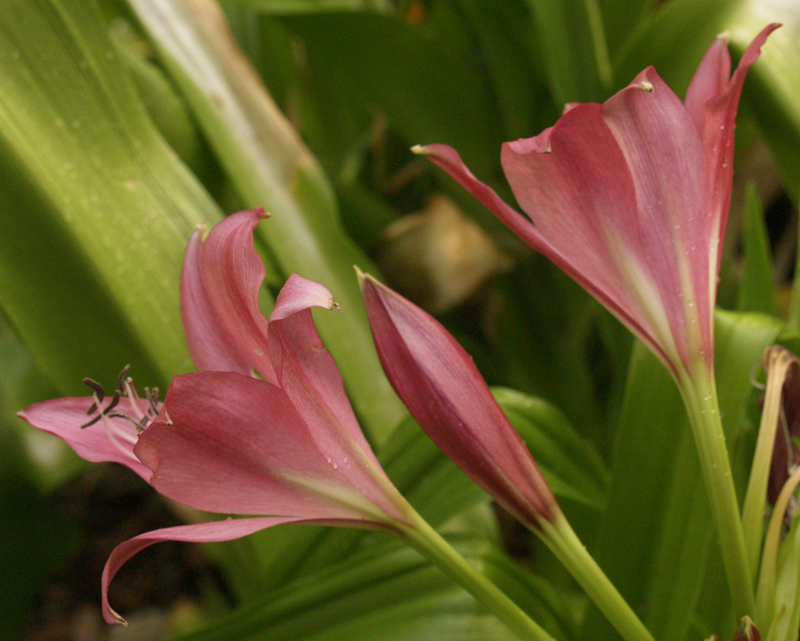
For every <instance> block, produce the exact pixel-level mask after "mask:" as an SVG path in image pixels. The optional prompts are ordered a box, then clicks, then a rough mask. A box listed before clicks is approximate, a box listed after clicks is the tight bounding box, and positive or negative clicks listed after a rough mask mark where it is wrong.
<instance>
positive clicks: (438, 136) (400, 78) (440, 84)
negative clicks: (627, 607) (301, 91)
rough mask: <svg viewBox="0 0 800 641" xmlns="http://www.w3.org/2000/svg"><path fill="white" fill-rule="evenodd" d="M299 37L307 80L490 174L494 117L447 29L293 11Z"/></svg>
mask: <svg viewBox="0 0 800 641" xmlns="http://www.w3.org/2000/svg"><path fill="white" fill-rule="evenodd" d="M284 23H285V24H286V25H287V27H288V28H289V29H290V30H291V31H292V32H293V33H295V34H296V35H297V36H299V37H302V39H303V42H304V45H305V53H306V55H307V58H308V65H309V73H310V77H309V82H312V83H317V82H319V83H325V84H330V83H332V82H333V83H335V86H336V92H337V93H340V94H341V95H344V96H347V97H348V98H349V100H350V101H352V102H356V103H363V104H365V105H366V106H367V107H368V108H369V109H370V110H371V111H372V112H378V113H381V112H384V113H386V115H388V117H389V118H390V120H391V123H392V126H393V127H394V128H396V129H397V130H398V131H400V132H401V133H402V135H403V137H404V138H405V140H407V141H409V144H414V143H419V144H427V143H433V142H446V143H448V144H451V145H453V146H455V147H457V148H458V150H459V152H460V153H461V155H462V157H463V158H464V161H465V162H466V163H467V164H468V165H469V166H470V167H471V168H472V169H473V171H474V172H475V174H476V175H478V176H489V175H492V174H493V171H494V169H495V167H496V166H497V161H498V157H499V144H500V141H501V140H502V131H501V127H500V125H501V122H502V121H501V119H500V117H499V114H498V111H497V109H496V108H495V105H494V102H493V100H487V98H486V97H487V95H491V91H490V88H489V87H488V86H487V84H486V79H485V77H484V76H483V75H482V74H480V73H479V70H475V69H471V68H470V67H468V66H467V65H465V64H464V62H463V61H462V60H460V59H459V58H458V57H456V55H455V54H454V53H453V47H448V46H446V44H450V43H449V41H448V40H447V38H448V34H446V33H439V32H435V33H434V34H431V35H428V34H427V33H426V30H425V29H423V28H422V27H421V26H414V25H410V24H408V23H404V22H402V21H401V20H399V19H398V18H396V17H393V16H384V15H377V14H372V13H343V14H332V15H327V16H303V17H292V18H291V19H289V18H287V19H285V20H284Z"/></svg>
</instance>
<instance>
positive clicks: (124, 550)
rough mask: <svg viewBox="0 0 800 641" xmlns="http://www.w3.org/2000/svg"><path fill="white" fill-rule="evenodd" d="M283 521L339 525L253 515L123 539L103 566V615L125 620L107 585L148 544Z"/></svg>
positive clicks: (230, 534)
mask: <svg viewBox="0 0 800 641" xmlns="http://www.w3.org/2000/svg"><path fill="white" fill-rule="evenodd" d="M284 523H308V524H311V525H313V524H317V525H336V524H338V523H336V522H333V523H332V522H330V521H318V520H316V519H305V518H296V517H275V516H268V517H256V518H250V519H227V520H225V521H213V522H210V523H198V524H193V525H179V526H177V527H169V528H164V529H161V530H155V531H153V532H146V533H145V534H140V535H139V536H135V537H133V538H132V539H129V540H128V541H125V542H124V543H120V544H119V545H118V546H117V547H115V548H114V550H113V551H112V552H111V556H110V557H109V559H108V561H106V566H105V568H104V569H103V579H102V595H103V618H104V619H105V620H106V622H107V623H122V624H125V619H123V618H122V617H121V616H120V615H119V614H117V613H116V612H115V611H114V610H113V609H112V608H111V606H110V605H109V603H108V586H109V585H110V584H111V581H112V580H113V579H114V576H116V574H117V572H118V571H119V569H120V568H121V567H122V566H123V565H124V564H125V562H126V561H128V559H130V558H131V557H132V556H133V555H135V554H137V553H138V552H141V551H142V550H144V549H145V548H146V547H149V546H151V545H153V543H159V542H160V541H185V542H189V543H212V542H214V543H216V542H219V541H232V540H233V539H240V538H242V537H243V536H248V535H250V534H254V533H255V532H259V531H261V530H266V529H267V528H270V527H273V526H275V525H283V524H284ZM340 524H341V525H345V526H348V527H361V526H362V524H360V523H349V522H346V521H344V522H341V523H340Z"/></svg>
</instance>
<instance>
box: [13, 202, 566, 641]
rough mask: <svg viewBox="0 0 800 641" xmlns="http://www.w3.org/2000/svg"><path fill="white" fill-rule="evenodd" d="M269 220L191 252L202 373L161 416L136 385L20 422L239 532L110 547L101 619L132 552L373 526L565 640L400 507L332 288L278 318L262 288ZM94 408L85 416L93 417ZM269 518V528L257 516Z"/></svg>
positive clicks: (187, 532)
mask: <svg viewBox="0 0 800 641" xmlns="http://www.w3.org/2000/svg"><path fill="white" fill-rule="evenodd" d="M265 217H266V214H264V211H263V210H261V209H255V210H252V211H243V212H240V213H238V214H234V215H232V216H229V217H228V218H227V219H225V220H224V221H223V222H221V223H220V224H218V225H217V226H216V227H214V228H213V229H212V230H211V232H210V233H209V234H208V237H207V238H206V239H205V241H203V239H202V237H201V232H200V231H198V232H196V233H195V234H194V235H193V236H192V238H191V240H190V242H189V246H188V248H187V250H186V258H185V260H184V266H183V275H182V279H181V312H182V316H183V322H184V327H185V330H186V337H187V343H188V345H189V351H190V353H191V355H192V359H193V360H194V362H195V365H196V366H197V368H198V369H199V370H201V371H199V372H197V373H193V374H184V375H181V376H177V377H176V378H175V379H174V380H173V382H172V385H170V387H169V390H168V391H167V394H166V398H165V399H164V402H163V404H162V403H160V402H159V401H158V396H157V394H156V393H154V392H153V391H148V392H147V394H146V397H145V398H139V396H138V395H137V393H136V390H135V389H134V387H133V385H132V383H131V381H130V379H129V378H127V377H126V371H124V372H123V374H122V375H121V376H120V389H119V390H118V391H117V392H115V394H114V396H113V397H112V399H111V400H110V401H108V402H106V403H105V405H104V401H105V400H106V399H105V395H104V394H103V392H102V388H101V387H100V385H98V384H97V383H95V382H94V381H90V380H87V382H88V384H89V385H90V387H92V388H93V390H94V391H95V393H94V395H93V396H91V397H86V398H65V399H58V400H53V401H46V402H43V403H38V404H36V405H33V406H31V407H29V408H27V409H26V410H24V411H23V412H20V416H21V417H22V418H23V419H25V420H26V421H28V422H29V423H30V424H31V425H33V426H34V427H38V428H39V429H42V430H44V431H47V432H50V433H52V434H55V435H56V436H59V437H60V438H62V439H64V440H65V441H67V443H69V444H70V445H71V446H72V448H73V449H74V450H75V451H76V452H77V453H78V454H79V455H80V456H82V457H83V458H85V459H87V460H89V461H95V462H101V461H113V462H117V463H122V464H124V465H127V466H128V467H129V468H131V469H132V470H133V471H134V472H136V473H137V474H138V475H139V476H141V477H142V478H143V479H144V480H145V481H147V482H148V483H150V485H152V486H153V487H154V488H155V489H156V490H157V491H158V492H160V493H161V494H163V495H164V496H167V497H169V498H170V499H173V500H175V501H177V502H178V503H182V504H184V505H188V506H190V507H193V508H197V509H200V510H205V511H209V512H221V513H225V514H237V515H242V516H249V518H241V519H231V518H229V519H227V520H223V521H213V522H208V523H199V524H192V525H182V526H178V527H171V528H165V529H162V530H156V531H154V532H148V533H145V534H140V535H139V536H135V537H133V538H132V539H130V540H128V541H125V542H124V543H121V544H120V545H118V546H117V547H116V548H114V550H113V552H112V553H111V556H110V557H109V559H108V562H107V563H106V566H105V569H104V571H103V578H102V598H103V616H104V618H105V620H106V621H108V622H109V623H115V622H122V623H124V620H123V619H122V617H120V616H119V615H118V614H117V613H116V612H115V611H114V610H113V609H112V608H111V606H110V605H109V603H108V587H109V584H110V583H111V580H112V579H113V578H114V575H115V574H116V573H117V571H118V570H119V568H120V567H121V566H122V565H123V564H124V563H125V562H126V561H127V560H128V559H129V558H131V557H132V556H133V555H134V554H136V553H137V552H139V551H140V550H142V549H144V548H146V547H148V546H149V545H152V544H153V543H157V542H159V541H167V540H172V541H198V542H210V541H229V540H232V539H236V538H240V537H243V536H247V535H248V534H252V533H254V532H257V531H259V530H263V529H265V528H269V527H272V526H275V525H281V524H283V523H313V524H318V525H337V526H343V527H355V528H367V529H373V530H381V531H385V532H390V533H392V534H395V535H398V536H400V537H401V538H403V540H404V541H406V543H408V544H409V545H411V546H412V547H414V548H415V549H417V550H418V551H419V552H421V553H422V554H423V555H425V556H426V557H428V558H429V559H430V560H431V561H432V562H434V563H435V564H436V565H438V566H439V567H440V568H442V569H443V570H444V571H445V572H447V573H448V575H449V576H450V577H451V578H453V579H454V580H456V581H458V582H459V583H460V584H461V585H462V586H463V587H465V588H466V589H467V590H468V591H469V592H471V593H472V594H473V596H475V597H476V598H477V599H478V600H479V601H480V602H481V603H482V604H483V605H484V606H485V607H487V608H488V609H489V610H490V611H492V612H494V613H495V614H496V615H497V616H498V618H500V619H501V620H502V621H503V622H504V623H505V624H506V625H507V626H508V627H509V628H510V629H511V630H514V631H515V632H517V634H518V635H519V636H520V638H524V639H533V640H535V641H553V639H552V637H551V636H550V635H549V634H547V633H546V632H545V631H544V630H543V629H542V628H541V627H539V626H538V625H537V624H536V623H535V622H533V621H532V620H531V619H530V618H529V617H528V616H527V615H526V614H525V613H524V612H523V611H522V610H521V609H520V608H519V607H518V606H517V605H516V604H515V603H514V602H513V601H511V600H510V599H509V598H508V597H507V596H506V595H505V594H504V593H503V592H502V591H501V590H499V589H498V588H497V587H496V586H495V585H494V584H493V583H491V582H490V581H488V580H487V579H486V578H485V577H484V576H483V575H481V574H480V573H479V572H478V571H477V570H475V569H474V568H473V567H472V566H471V565H470V564H469V563H467V562H466V561H465V560H464V559H463V557H461V556H460V555H459V554H458V553H457V552H456V551H455V550H453V548H452V547H451V546H450V545H449V544H448V543H447V542H446V541H445V540H444V539H443V538H442V537H441V536H439V535H438V534H437V533H436V532H435V531H434V530H433V529H432V528H431V527H430V526H429V525H428V524H427V523H426V522H425V521H424V520H423V519H422V517H420V516H419V515H418V514H417V513H416V511H415V510H414V509H413V508H412V507H411V505H409V503H408V502H407V501H406V500H405V499H404V498H403V496H402V495H401V494H400V493H399V492H398V490H397V489H396V488H395V487H394V485H393V484H392V483H391V481H390V480H389V478H388V477H387V476H386V474H385V472H384V471H383V469H382V468H381V466H380V464H379V462H378V460H377V459H376V458H375V455H374V454H373V452H372V450H371V448H370V446H369V444H368V443H367V440H366V439H365V437H364V434H363V433H362V431H361V429H360V427H359V425H358V422H357V420H356V417H355V415H354V413H353V409H352V407H351V406H350V402H349V400H348V399H347V396H346V395H345V391H344V386H343V383H342V377H341V374H340V373H339V370H338V369H337V367H336V363H335V362H334V360H333V357H332V356H331V354H330V353H329V352H328V350H327V349H325V346H324V345H323V343H322V340H321V339H320V336H319V334H318V333H317V329H316V327H315V326H314V321H313V319H312V317H311V308H312V307H322V308H324V309H334V308H336V303H335V302H334V300H333V298H332V297H331V294H330V292H329V291H328V290H327V289H325V287H323V286H322V285H319V284H317V283H314V282H312V281H309V280H306V279H304V278H302V277H300V276H298V275H296V274H295V275H293V276H291V277H290V278H289V279H288V281H287V282H286V284H285V285H284V287H283V289H282V290H281V292H280V294H279V295H278V298H277V300H276V302H275V307H274V309H273V311H272V314H271V315H270V317H269V319H266V318H264V317H263V316H262V315H261V312H260V311H259V307H258V290H259V288H260V286H261V282H262V281H263V279H264V274H265V269H264V265H263V263H262V262H261V259H260V258H259V256H258V254H257V253H256V251H255V249H254V248H253V230H254V228H255V226H256V225H257V224H258V221H259V219H261V218H265ZM87 408H88V414H89V415H90V416H89V417H88V418H87ZM250 515H265V516H250Z"/></svg>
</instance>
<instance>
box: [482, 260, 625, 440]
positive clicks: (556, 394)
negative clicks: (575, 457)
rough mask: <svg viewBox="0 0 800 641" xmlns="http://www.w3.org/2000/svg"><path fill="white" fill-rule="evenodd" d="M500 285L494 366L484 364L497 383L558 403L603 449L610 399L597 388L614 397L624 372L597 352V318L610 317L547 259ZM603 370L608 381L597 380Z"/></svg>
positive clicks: (503, 279) (528, 265)
mask: <svg viewBox="0 0 800 641" xmlns="http://www.w3.org/2000/svg"><path fill="white" fill-rule="evenodd" d="M498 285H499V287H498V292H497V294H496V297H495V300H494V307H495V309H494V310H493V311H494V314H493V316H492V317H491V318H490V320H489V324H490V326H489V335H490V336H491V337H492V338H493V342H494V345H493V347H494V348H495V349H494V351H493V352H492V353H491V358H490V359H489V360H488V362H487V363H483V362H481V360H480V358H479V357H476V358H477V360H478V363H479V365H480V366H481V367H483V368H484V370H489V368H497V369H498V370H499V371H498V373H497V374H495V375H494V376H495V378H494V379H493V380H498V379H499V382H500V383H502V384H503V385H505V386H508V387H512V388H514V389H519V390H522V391H524V392H526V393H528V394H532V395H534V396H539V397H541V398H544V399H546V400H548V401H550V402H552V403H553V404H554V405H556V406H557V407H558V408H560V409H561V410H562V411H563V412H564V413H565V414H566V415H567V417H568V418H569V420H570V422H571V423H572V425H573V426H574V427H575V428H576V429H577V430H578V432H579V433H580V434H582V435H583V436H584V437H586V438H589V439H591V440H592V441H593V442H595V443H603V441H604V439H607V438H608V437H607V430H606V417H605V415H604V405H603V401H604V400H605V399H603V398H601V396H600V394H598V389H602V390H603V391H607V390H608V388H609V387H610V386H611V384H610V381H613V379H614V378H615V376H618V375H621V374H622V373H621V372H615V371H607V370H605V369H604V366H605V363H604V362H603V360H604V356H603V355H602V354H601V353H600V351H601V349H599V348H598V349H595V345H596V344H597V343H598V342H599V341H596V336H595V335H594V332H595V331H596V330H597V326H596V325H595V320H596V319H597V318H599V316H600V315H602V314H604V313H605V312H603V311H602V308H601V307H600V306H599V305H598V304H597V303H596V301H594V300H592V299H591V298H590V297H589V296H588V295H587V294H586V293H585V292H584V291H583V290H582V289H581V288H580V287H579V286H578V285H577V284H575V282H574V281H572V280H570V279H569V277H567V276H566V275H565V274H564V273H563V272H561V271H560V270H559V269H558V268H557V267H555V266H554V265H552V264H551V263H549V262H547V261H546V260H545V259H544V258H542V257H540V256H536V257H534V260H533V261H526V262H525V263H521V264H520V265H518V267H517V269H516V270H515V272H513V273H511V274H507V275H503V276H501V277H500V278H499V279H498ZM614 322H616V321H614ZM598 365H599V368H601V369H603V371H602V381H598V380H596V379H595V372H596V370H595V369H594V368H595V367H597V366H598ZM489 371H491V370H489ZM601 386H602V387H601Z"/></svg>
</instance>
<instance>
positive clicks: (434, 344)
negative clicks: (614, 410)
mask: <svg viewBox="0 0 800 641" xmlns="http://www.w3.org/2000/svg"><path fill="white" fill-rule="evenodd" d="M361 291H362V295H363V297H364V302H365V304H366V307H367V315H368V316H369V321H370V326H371V328H372V335H373V338H374V340H375V346H376V348H377V351H378V356H379V357H380V360H381V364H382V365H383V368H384V371H385V372H386V375H387V377H388V378H389V380H390V381H391V383H392V386H393V387H394V389H395V391H396V392H397V394H398V395H399V396H400V398H401V399H402V400H403V402H404V403H405V404H406V406H407V407H408V409H409V411H410V412H411V414H412V416H414V418H415V419H416V420H417V422H418V423H419V424H420V426H421V427H422V428H423V429H424V430H425V431H426V432H427V433H428V435H429V436H430V437H431V439H432V440H433V441H434V442H435V443H436V444H437V445H438V446H439V447H440V448H441V449H442V450H443V451H444V453H445V454H447V456H449V457H450V458H451V459H452V460H453V461H454V462H455V463H456V464H457V465H458V466H459V467H460V468H461V469H462V470H464V472H466V473H467V475H469V476H470V478H472V480H473V481H475V482H476V483H478V485H480V486H481V487H482V488H483V489H484V490H486V491H487V492H488V493H489V494H490V495H491V496H492V497H494V499H495V500H497V501H498V502H499V503H500V504H502V505H503V506H504V507H506V509H508V510H509V511H510V512H511V513H512V514H513V515H514V516H516V517H517V518H518V519H519V520H520V521H522V522H523V523H525V524H526V525H528V526H530V527H533V528H536V527H538V526H539V523H540V522H541V520H542V519H547V520H552V519H553V518H554V517H555V514H556V513H557V511H558V510H559V508H558V505H557V504H556V500H555V498H554V497H553V493H552V492H551V491H550V488H549V487H548V485H547V483H546V481H545V480H544V477H543V476H542V474H541V472H540V471H539V468H538V467H537V465H536V463H535V462H534V460H533V457H532V456H531V454H530V452H529V451H528V449H527V448H526V447H525V444H524V443H523V441H522V439H521V438H520V436H519V434H517V432H516V430H514V428H513V427H512V426H511V423H510V422H509V421H508V418H506V416H505V414H503V411H502V410H501V409H500V407H499V406H498V404H497V402H496V401H495V400H494V397H493V396H492V394H491V392H490V391H489V388H488V387H487V385H486V383H485V382H484V380H483V378H482V377H481V375H480V372H479V371H478V368H477V367H476V366H475V364H474V363H473V361H472V359H471V358H470V356H469V355H468V354H467V353H466V352H465V351H464V349H463V348H462V347H461V346H460V345H459V344H458V342H457V341H456V340H455V339H454V338H453V337H452V336H451V335H450V333H449V332H448V331H447V330H446V329H445V328H444V327H442V326H441V325H440V324H439V323H438V322H437V321H436V320H435V319H434V318H433V317H431V316H430V315H428V314H427V313H426V312H424V311H423V310H421V309H420V308H419V307H417V306H416V305H414V304H413V303H411V302H409V301H408V300H406V299H405V298H403V297H402V296H400V295H399V294H397V293H395V292H393V291H392V290H390V289H389V288H387V287H385V286H383V285H381V284H380V283H378V282H377V281H375V280H374V279H373V278H371V277H370V276H363V275H362V281H361Z"/></svg>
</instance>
